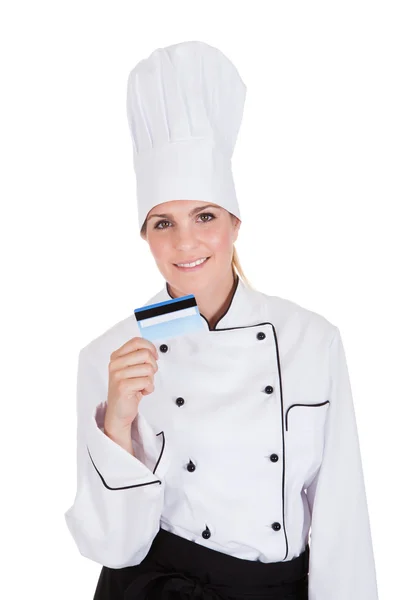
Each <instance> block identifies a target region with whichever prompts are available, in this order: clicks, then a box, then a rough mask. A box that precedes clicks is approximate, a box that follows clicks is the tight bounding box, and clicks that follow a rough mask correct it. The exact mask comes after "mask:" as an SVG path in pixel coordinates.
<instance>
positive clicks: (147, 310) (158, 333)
mask: <svg viewBox="0 0 400 600" xmlns="http://www.w3.org/2000/svg"><path fill="white" fill-rule="evenodd" d="M134 313H135V317H136V321H137V323H138V326H139V331H140V335H141V336H142V337H143V338H145V339H147V340H149V341H150V342H153V341H154V340H166V339H168V338H173V337H177V336H179V335H187V334H192V333H195V332H201V331H203V332H204V331H208V326H207V323H206V321H205V319H203V317H202V316H201V315H200V311H199V308H198V306H197V302H196V298H195V297H194V295H193V294H189V295H188V296H182V297H181V298H172V299H171V300H166V301H165V302H158V303H157V304H147V305H146V306H142V307H141V308H135V309H134Z"/></svg>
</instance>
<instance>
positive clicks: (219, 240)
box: [203, 229, 232, 254]
mask: <svg viewBox="0 0 400 600" xmlns="http://www.w3.org/2000/svg"><path fill="white" fill-rule="evenodd" d="M203 241H204V244H205V245H206V246H207V248H209V249H210V250H211V251H212V252H215V253H222V254H223V253H228V252H230V250H231V246H232V240H231V236H230V234H229V231H227V230H226V229H220V230H215V231H209V232H208V234H207V235H206V236H203Z"/></svg>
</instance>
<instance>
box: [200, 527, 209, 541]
mask: <svg viewBox="0 0 400 600" xmlns="http://www.w3.org/2000/svg"><path fill="white" fill-rule="evenodd" d="M201 535H202V536H203V538H204V539H205V540H208V538H209V537H210V536H211V532H210V530H209V529H208V527H207V525H206V528H205V530H204V531H203V533H202V534H201Z"/></svg>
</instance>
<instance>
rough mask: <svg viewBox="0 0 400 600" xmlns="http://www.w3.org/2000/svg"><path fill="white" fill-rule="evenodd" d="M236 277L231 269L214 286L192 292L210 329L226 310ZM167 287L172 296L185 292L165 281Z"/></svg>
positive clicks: (178, 295) (234, 287)
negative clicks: (225, 276)
mask: <svg viewBox="0 0 400 600" xmlns="http://www.w3.org/2000/svg"><path fill="white" fill-rule="evenodd" d="M237 278H238V275H236V273H233V271H232V272H230V276H229V277H228V278H227V279H224V280H223V281H222V282H218V284H217V285H215V286H214V287H211V286H207V287H206V289H205V290H204V291H203V290H201V291H199V292H196V294H194V296H195V298H196V302H197V306H198V308H199V311H200V313H201V314H202V315H203V317H205V318H206V319H207V321H208V324H209V327H210V329H214V327H215V325H216V323H217V322H218V321H219V319H220V318H221V317H222V315H224V314H225V312H226V311H227V310H228V307H229V305H230V303H231V300H232V296H233V294H234V291H235V289H236V282H237ZM167 289H168V292H169V294H170V296H172V297H173V298H179V297H180V296H184V295H185V294H186V293H187V292H185V293H182V292H180V291H179V290H178V289H176V288H173V287H172V286H170V285H169V283H167Z"/></svg>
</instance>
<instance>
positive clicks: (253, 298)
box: [146, 274, 265, 331]
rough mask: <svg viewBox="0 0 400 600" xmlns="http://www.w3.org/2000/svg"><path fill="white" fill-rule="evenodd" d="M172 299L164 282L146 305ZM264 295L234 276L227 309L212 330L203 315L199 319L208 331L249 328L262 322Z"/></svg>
mask: <svg viewBox="0 0 400 600" xmlns="http://www.w3.org/2000/svg"><path fill="white" fill-rule="evenodd" d="M172 298H174V296H172V295H171V294H170V292H169V287H168V282H167V281H166V282H165V284H164V286H163V289H162V290H161V291H160V292H158V293H157V294H156V295H155V296H153V297H152V298H151V299H150V300H149V301H148V302H147V303H146V304H156V303H157V302H165V301H168V300H171V299H172ZM263 299H264V300H265V297H264V294H262V293H261V292H259V291H257V290H254V289H252V288H250V287H248V286H247V285H246V284H245V283H244V282H243V281H242V279H240V277H239V276H238V275H237V274H236V280H235V287H234V290H233V295H232V298H231V301H230V304H229V306H228V308H227V309H226V311H225V313H224V314H223V315H222V316H221V317H220V318H219V320H218V321H217V322H216V324H215V326H214V328H213V329H211V327H210V324H209V322H208V320H207V319H206V317H205V316H204V315H202V314H201V313H200V315H201V317H202V318H203V319H204V320H205V321H206V323H207V325H208V328H209V330H210V331H219V330H224V329H237V328H240V327H251V326H254V325H257V324H260V323H261V322H262V321H263V318H264V314H263V307H264V302H263Z"/></svg>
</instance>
